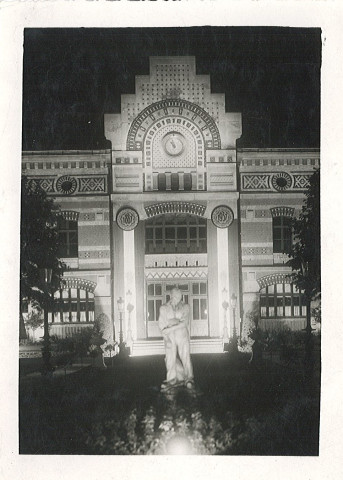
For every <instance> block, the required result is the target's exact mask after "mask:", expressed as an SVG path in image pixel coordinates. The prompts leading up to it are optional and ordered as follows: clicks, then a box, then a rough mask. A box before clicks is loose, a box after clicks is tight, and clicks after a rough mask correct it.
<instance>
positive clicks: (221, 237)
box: [217, 228, 231, 341]
mask: <svg viewBox="0 0 343 480" xmlns="http://www.w3.org/2000/svg"><path fill="white" fill-rule="evenodd" d="M217 262H218V301H219V305H218V311H219V331H220V335H221V336H222V337H223V340H225V341H227V338H224V337H227V332H226V331H225V327H226V328H227V320H228V319H227V318H226V314H227V311H226V309H225V307H224V306H223V303H224V302H229V301H230V300H229V299H230V289H229V251H228V229H227V228H217ZM225 319H226V321H225ZM225 324H226V325H225ZM228 333H229V335H230V333H231V332H230V331H229V332H228Z"/></svg>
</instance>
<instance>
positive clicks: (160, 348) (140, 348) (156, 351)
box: [131, 338, 223, 357]
mask: <svg viewBox="0 0 343 480" xmlns="http://www.w3.org/2000/svg"><path fill="white" fill-rule="evenodd" d="M164 353H165V349H164V342H163V340H135V341H134V343H133V347H132V352H131V356H132V357H139V356H146V355H164ZM191 353H223V340H222V339H221V338H193V339H191Z"/></svg>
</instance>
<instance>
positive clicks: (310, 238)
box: [286, 170, 321, 300]
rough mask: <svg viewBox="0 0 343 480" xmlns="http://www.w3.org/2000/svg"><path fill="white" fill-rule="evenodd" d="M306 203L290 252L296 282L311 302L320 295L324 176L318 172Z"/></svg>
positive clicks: (295, 228) (297, 223) (311, 183)
mask: <svg viewBox="0 0 343 480" xmlns="http://www.w3.org/2000/svg"><path fill="white" fill-rule="evenodd" d="M309 183H310V185H309V188H308V190H307V192H306V200H305V204H304V205H303V207H302V210H301V213H300V215H299V218H295V219H293V222H292V228H293V232H294V242H293V244H292V246H291V247H290V250H289V251H287V252H286V253H287V254H288V255H289V257H290V260H289V261H288V262H287V265H289V266H290V267H291V268H292V272H293V273H292V274H291V278H292V282H293V283H294V284H295V285H296V286H297V287H298V288H299V289H301V290H304V292H305V295H306V297H307V298H308V299H311V300H313V299H315V298H317V297H318V296H319V295H320V289H321V285H320V278H321V268H320V174H319V170H316V171H315V172H314V173H313V175H312V176H311V177H310V180H309Z"/></svg>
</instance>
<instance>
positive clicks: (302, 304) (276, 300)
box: [260, 283, 306, 318]
mask: <svg viewBox="0 0 343 480" xmlns="http://www.w3.org/2000/svg"><path fill="white" fill-rule="evenodd" d="M260 309H261V318H280V317H305V316H306V301H305V298H304V294H303V292H301V291H299V290H298V289H297V287H296V286H295V285H292V284H290V283H276V284H274V285H268V286H266V287H264V288H262V289H261V296H260Z"/></svg>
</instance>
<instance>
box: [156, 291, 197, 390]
mask: <svg viewBox="0 0 343 480" xmlns="http://www.w3.org/2000/svg"><path fill="white" fill-rule="evenodd" d="M189 317H190V308H189V305H187V304H185V303H183V302H182V293H181V290H179V289H178V288H173V290H172V291H171V297H170V300H169V302H167V303H165V304H164V305H162V306H161V308H160V315H159V319H158V325H159V328H160V330H161V333H162V336H163V339H164V346H165V351H166V357H165V362H166V370H167V378H166V380H165V381H164V382H163V383H162V385H161V391H162V392H163V391H168V390H170V389H171V388H173V387H176V386H180V385H185V386H186V387H187V388H188V389H193V388H194V379H193V366H192V362H191V356H190V341H189V337H190V335H189V321H190V318H189Z"/></svg>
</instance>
